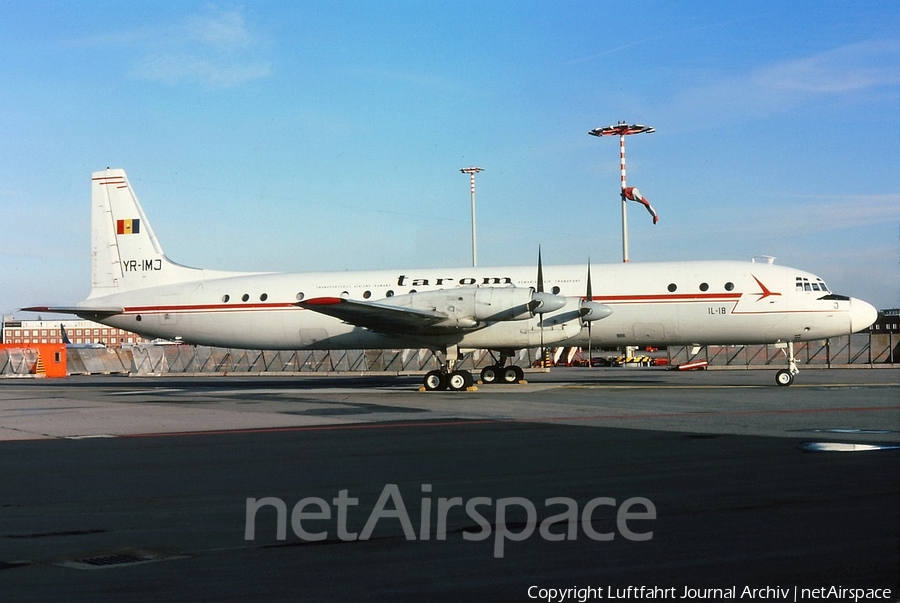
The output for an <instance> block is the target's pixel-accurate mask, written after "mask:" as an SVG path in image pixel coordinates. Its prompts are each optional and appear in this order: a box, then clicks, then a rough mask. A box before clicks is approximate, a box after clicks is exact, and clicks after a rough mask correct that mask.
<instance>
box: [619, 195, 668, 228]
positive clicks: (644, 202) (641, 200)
mask: <svg viewBox="0 0 900 603" xmlns="http://www.w3.org/2000/svg"><path fill="white" fill-rule="evenodd" d="M622 196H623V197H624V198H626V199H630V200H631V201H637V202H638V203H641V204H642V205H643V206H644V207H646V208H647V211H649V212H650V215H651V216H653V223H654V224H656V223H657V222H659V216H658V215H657V213H656V210H655V209H653V206H652V205H650V202H649V201H647V198H646V197H643V196H642V195H641V191H639V190H638V189H637V187H636V186H629V187H626V188H623V189H622Z"/></svg>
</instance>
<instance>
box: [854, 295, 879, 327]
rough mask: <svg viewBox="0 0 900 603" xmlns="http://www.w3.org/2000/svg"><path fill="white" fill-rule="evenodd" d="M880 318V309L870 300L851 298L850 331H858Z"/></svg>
mask: <svg viewBox="0 0 900 603" xmlns="http://www.w3.org/2000/svg"><path fill="white" fill-rule="evenodd" d="M877 318H878V310H876V309H875V306H873V305H872V304H870V303H868V302H864V301H863V300H861V299H856V298H855V297H851V298H850V332H851V333H856V332H857V331H862V330H863V329H865V328H867V327H869V326H870V325H871V324H872V323H873V322H875V320H876V319H877Z"/></svg>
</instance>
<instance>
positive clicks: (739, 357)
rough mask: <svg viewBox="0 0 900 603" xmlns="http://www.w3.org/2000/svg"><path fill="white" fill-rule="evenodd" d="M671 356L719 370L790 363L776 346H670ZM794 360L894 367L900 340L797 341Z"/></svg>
mask: <svg viewBox="0 0 900 603" xmlns="http://www.w3.org/2000/svg"><path fill="white" fill-rule="evenodd" d="M785 351H786V350H785ZM668 356H669V363H670V364H683V363H687V362H696V361H698V360H705V361H707V362H708V363H709V366H718V367H735V368H738V367H744V368H750V367H753V366H778V365H785V364H786V363H787V357H786V356H785V354H784V352H783V351H782V349H779V348H777V347H776V346H775V345H718V346H713V345H707V346H670V347H669V349H668ZM794 359H795V360H796V362H797V364H799V365H805V366H809V367H822V368H830V367H837V366H863V365H870V366H874V365H883V364H889V365H890V364H895V363H897V362H898V361H900V341H898V338H897V337H896V336H895V334H894V333H886V334H878V335H870V334H869V333H854V334H853V335H849V336H843V337H832V338H831V339H826V340H824V341H804V342H797V343H795V344H794Z"/></svg>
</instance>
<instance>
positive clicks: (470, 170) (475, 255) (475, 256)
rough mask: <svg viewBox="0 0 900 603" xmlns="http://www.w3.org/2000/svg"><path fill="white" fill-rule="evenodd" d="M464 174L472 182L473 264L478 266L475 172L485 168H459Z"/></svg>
mask: <svg viewBox="0 0 900 603" xmlns="http://www.w3.org/2000/svg"><path fill="white" fill-rule="evenodd" d="M459 171H460V172H462V173H463V174H468V175H469V182H470V184H471V187H470V189H471V191H472V266H478V244H477V242H476V239H475V174H477V173H478V172H483V171H484V169H483V168H480V167H467V168H462V169H461V170H459Z"/></svg>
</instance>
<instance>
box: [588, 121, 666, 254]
mask: <svg viewBox="0 0 900 603" xmlns="http://www.w3.org/2000/svg"><path fill="white" fill-rule="evenodd" d="M645 132H646V133H647V134H651V133H653V132H656V128H651V127H649V126H644V125H641V124H633V125H628V124H626V123H625V122H624V121H620V122H619V123H618V124H616V125H614V126H606V127H604V128H594V129H593V130H590V131H589V132H588V134H590V135H592V136H618V137H619V166H620V169H621V174H622V261H623V262H625V263H628V206H627V203H628V200H627V199H626V198H625V188H626V186H627V184H626V181H625V137H626V136H629V135H631V134H643V133H645Z"/></svg>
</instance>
